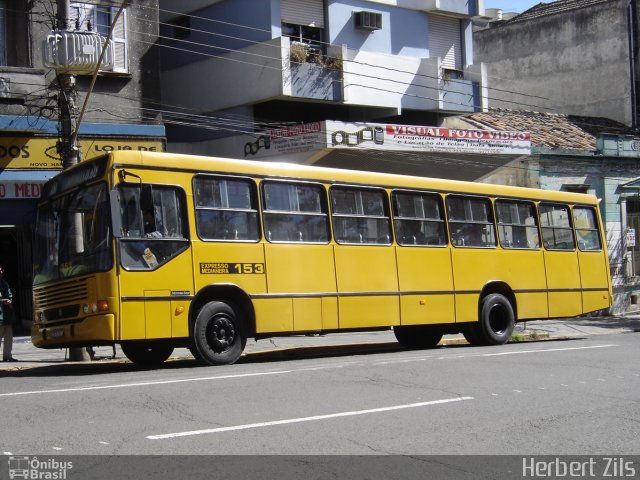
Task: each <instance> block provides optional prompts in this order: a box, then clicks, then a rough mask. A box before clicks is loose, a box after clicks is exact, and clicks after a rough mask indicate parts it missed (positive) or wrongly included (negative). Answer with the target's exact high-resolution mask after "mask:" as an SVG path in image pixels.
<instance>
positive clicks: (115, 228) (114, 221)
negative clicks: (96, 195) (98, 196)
mask: <svg viewBox="0 0 640 480" xmlns="http://www.w3.org/2000/svg"><path fill="white" fill-rule="evenodd" d="M109 201H110V203H111V231H112V232H113V236H114V237H116V238H122V237H123V236H124V231H123V230H122V214H121V212H120V191H119V190H116V189H115V188H114V189H113V190H111V192H109Z"/></svg>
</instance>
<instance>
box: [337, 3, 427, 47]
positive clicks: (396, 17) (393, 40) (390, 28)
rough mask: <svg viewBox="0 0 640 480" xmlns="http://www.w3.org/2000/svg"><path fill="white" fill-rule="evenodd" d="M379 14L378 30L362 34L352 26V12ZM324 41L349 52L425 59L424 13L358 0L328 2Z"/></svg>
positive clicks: (425, 17) (362, 32)
mask: <svg viewBox="0 0 640 480" xmlns="http://www.w3.org/2000/svg"><path fill="white" fill-rule="evenodd" d="M360 10H367V11H371V12H377V13H381V14H382V28H381V29H380V30H374V31H366V30H359V29H357V28H356V27H355V17H354V15H353V12H356V11H360ZM327 11H328V25H327V41H328V42H329V43H331V44H335V45H346V46H347V47H348V48H349V49H355V50H362V51H364V52H376V53H384V54H389V55H403V56H407V57H417V58H427V57H428V56H429V45H428V41H427V32H428V16H427V14H426V13H424V12H418V11H415V10H407V9H404V8H398V7H394V6H391V5H382V4H376V3H373V2H366V1H359V0H328V1H327Z"/></svg>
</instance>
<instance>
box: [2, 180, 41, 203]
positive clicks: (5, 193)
mask: <svg viewBox="0 0 640 480" xmlns="http://www.w3.org/2000/svg"><path fill="white" fill-rule="evenodd" d="M44 184H45V181H44V180H43V181H34V182H15V181H2V180H0V200H8V199H11V200H13V199H33V198H40V194H41V193H42V186H43V185H44Z"/></svg>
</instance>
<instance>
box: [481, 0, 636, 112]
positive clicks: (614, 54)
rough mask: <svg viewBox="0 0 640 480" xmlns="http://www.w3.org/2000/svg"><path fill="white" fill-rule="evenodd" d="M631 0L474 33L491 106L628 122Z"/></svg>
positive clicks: (614, 0) (629, 104)
mask: <svg viewBox="0 0 640 480" xmlns="http://www.w3.org/2000/svg"><path fill="white" fill-rule="evenodd" d="M627 3H628V1H626V0H625V1H623V0H611V1H609V2H606V3H602V4H599V5H594V6H591V7H586V8H583V9H578V10H570V11H567V12H565V13H562V14H557V15H552V16H546V17H541V18H538V19H532V20H528V21H524V22H517V23H514V24H512V25H508V24H507V25H501V26H497V27H493V28H489V29H485V30H480V31H477V32H475V34H474V57H475V61H476V62H485V63H486V64H487V68H488V76H489V82H490V83H489V87H490V90H489V96H490V97H491V100H490V106H491V107H502V108H511V109H519V110H538V111H540V110H542V111H550V112H561V113H568V114H575V115H586V116H602V117H607V118H611V119H614V120H618V121H620V122H623V123H626V124H630V123H631V102H630V85H631V80H630V68H629V48H628V40H627V19H626V4H627ZM500 90H502V91H500ZM504 90H508V91H510V92H513V93H510V92H508V91H504Z"/></svg>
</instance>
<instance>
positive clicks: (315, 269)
mask: <svg viewBox="0 0 640 480" xmlns="http://www.w3.org/2000/svg"><path fill="white" fill-rule="evenodd" d="M261 186H262V199H263V212H264V216H263V223H264V235H265V239H266V242H265V244H264V249H265V263H266V265H267V291H268V295H267V299H266V300H258V301H257V305H260V304H261V303H262V304H264V305H265V307H263V308H262V310H263V311H265V312H266V315H260V316H259V317H261V318H258V329H259V330H261V331H266V332H278V331H297V332H301V331H319V330H331V329H336V328H338V311H337V299H336V293H335V292H336V280H335V267H334V261H333V250H332V247H331V244H330V243H329V239H330V228H329V216H328V213H327V212H328V207H327V199H326V190H325V188H324V186H323V185H320V184H316V183H306V182H305V183H302V182H284V181H271V180H266V181H264V182H263V183H262V185H261ZM257 308H261V307H257Z"/></svg>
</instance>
